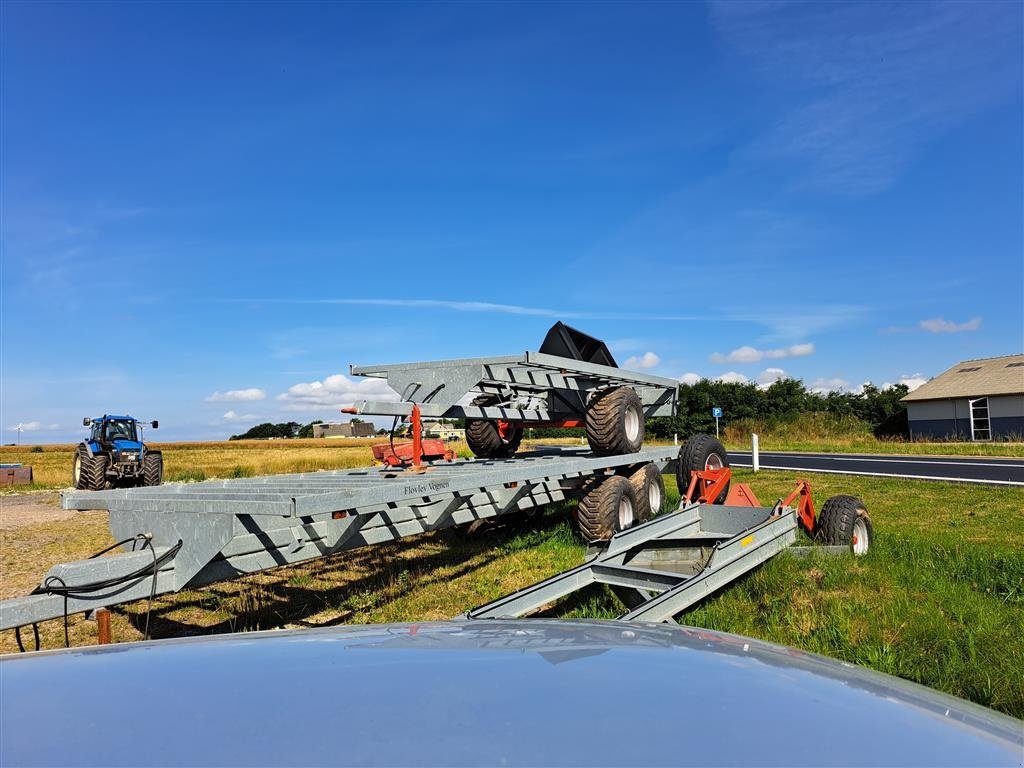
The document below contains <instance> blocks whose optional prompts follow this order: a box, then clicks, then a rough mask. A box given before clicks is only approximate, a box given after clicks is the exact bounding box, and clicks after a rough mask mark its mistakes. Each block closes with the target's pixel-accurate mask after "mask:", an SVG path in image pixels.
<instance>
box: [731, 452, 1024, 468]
mask: <svg viewBox="0 0 1024 768" xmlns="http://www.w3.org/2000/svg"><path fill="white" fill-rule="evenodd" d="M731 455H733V456H735V455H736V454H731ZM739 455H741V456H744V455H745V456H749V455H750V454H749V453H746V454H742V453H741V454H739ZM761 455H762V456H780V457H782V458H784V459H787V460H788V459H792V460H793V461H801V460H806V459H810V460H812V461H872V462H879V463H882V464H931V465H935V466H952V467H1004V468H1006V467H1010V468H1012V469H1021V468H1024V464H1014V463H1011V462H1010V461H1007V462H1000V463H999V464H982V463H981V462H977V461H921V460H920V459H876V458H874V457H873V456H872V457H870V458H868V457H851V456H834V455H832V454H827V453H826V454H817V453H815V454H807V455H792V454H779V453H767V454H765V453H762V454H761Z"/></svg>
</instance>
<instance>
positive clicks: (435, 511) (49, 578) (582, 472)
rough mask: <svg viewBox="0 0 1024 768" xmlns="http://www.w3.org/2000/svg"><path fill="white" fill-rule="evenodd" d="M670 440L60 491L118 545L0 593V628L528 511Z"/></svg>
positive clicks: (659, 457) (624, 469)
mask: <svg viewBox="0 0 1024 768" xmlns="http://www.w3.org/2000/svg"><path fill="white" fill-rule="evenodd" d="M677 450H678V449H677V448H674V447H672V446H663V447H653V448H645V449H643V450H641V451H639V452H638V453H631V454H627V455H620V456H594V455H593V454H592V453H591V452H589V451H586V450H585V449H576V448H572V449H564V448H563V449H545V450H540V451H535V452H532V453H527V454H522V455H520V456H517V457H515V458H511V459H502V460H494V459H487V460H483V459H477V460H463V461H456V462H454V463H438V464H434V465H431V466H430V468H429V469H428V470H427V471H423V472H416V471H410V470H405V471H403V470H395V469H393V468H389V467H383V468H381V467H371V468H363V469H350V470H335V471H323V472H311V473H304V474H293V475H273V476H268V477H254V478H240V479H233V480H208V481H205V482H201V483H182V484H171V485H162V486H155V487H143V488H132V489H120V490H108V491H97V492H66V493H65V494H63V496H62V500H61V504H62V506H63V508H64V509H79V510H85V509H106V510H109V518H110V522H109V524H110V531H111V533H112V534H113V536H114V538H115V540H117V541H119V542H122V543H123V545H124V546H123V548H124V549H126V550H128V551H124V552H121V553H119V554H116V555H110V556H106V557H97V558H94V559H89V560H82V561H77V562H69V563H61V564H59V565H56V566H54V567H53V568H51V569H50V571H49V572H48V573H47V575H46V577H45V578H44V579H43V580H42V582H41V584H40V587H39V588H37V590H36V593H34V594H31V595H28V596H26V597H21V598H15V599H11V600H4V601H2V602H0V629H11V628H15V627H20V626H25V625H28V624H33V623H36V622H40V621H44V620H47V619H54V618H60V617H62V616H65V615H68V614H74V613H79V612H87V611H91V610H93V609H96V608H100V607H108V606H111V605H116V604H119V603H126V602H131V601H134V600H139V599H143V598H146V597H149V596H150V595H159V594H166V593H170V592H177V591H179V590H181V589H184V588H186V587H190V588H191V587H198V586H202V585H205V584H210V583H213V582H217V581H223V580H226V579H232V578H235V577H238V576H241V575H244V574H249V573H256V572H259V571H264V570H268V569H271V568H277V567H279V566H285V565H292V564H295V563H301V562H304V561H308V560H312V559H314V558H318V557H324V556H326V555H331V554H334V553H337V552H341V551H344V550H347V549H353V548H356V547H362V546H366V545H370V544H378V543H382V542H387V541H393V540H395V539H399V538H402V537H404V536H410V535H413V534H416V533H422V532H424V531H431V530H436V529H439V528H446V527H449V526H452V525H459V524H462V523H469V522H472V521H474V520H481V519H487V518H492V517H496V516H499V515H504V514H508V513H511V512H517V511H520V512H521V511H526V510H530V509H534V508H537V507H541V506H544V505H546V504H550V503H552V502H557V501H561V500H563V499H567V498H575V497H579V496H580V495H582V493H583V491H584V490H585V489H584V485H585V484H587V482H588V481H592V480H593V479H594V478H596V477H602V476H606V475H629V474H631V473H634V472H636V471H637V470H638V469H640V468H643V467H644V466H645V465H647V464H653V465H655V466H656V467H657V468H658V469H659V470H660V471H662V472H664V471H667V470H668V469H669V466H670V464H672V462H673V461H674V460H675V458H676V453H677ZM96 585H100V588H96Z"/></svg>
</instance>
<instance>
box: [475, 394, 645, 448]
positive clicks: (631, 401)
mask: <svg viewBox="0 0 1024 768" xmlns="http://www.w3.org/2000/svg"><path fill="white" fill-rule="evenodd" d="M500 401H501V399H500V398H499V397H498V396H497V395H480V396H479V397H477V398H475V399H474V400H473V405H475V406H478V407H487V406H494V405H497V404H498V403H499V402H500ZM584 424H585V426H586V431H587V442H588V443H590V450H592V451H593V452H594V454H595V455H597V456H620V455H622V454H627V453H636V452H637V451H639V450H640V446H641V445H643V442H644V407H643V402H642V401H641V400H640V396H639V395H638V394H637V393H636V392H635V391H634V390H633V389H632V388H631V387H613V388H611V389H602V390H599V391H597V392H595V393H594V394H593V395H592V396H591V398H590V402H589V403H588V404H587V412H586V415H585V420H584ZM523 432H524V423H523V422H521V421H494V420H488V419H466V442H467V443H468V444H469V450H471V451H472V452H473V454H474V455H475V456H478V457H480V458H482V459H507V458H511V457H512V456H513V455H515V452H516V451H517V450H519V444H520V443H521V442H522V441H523Z"/></svg>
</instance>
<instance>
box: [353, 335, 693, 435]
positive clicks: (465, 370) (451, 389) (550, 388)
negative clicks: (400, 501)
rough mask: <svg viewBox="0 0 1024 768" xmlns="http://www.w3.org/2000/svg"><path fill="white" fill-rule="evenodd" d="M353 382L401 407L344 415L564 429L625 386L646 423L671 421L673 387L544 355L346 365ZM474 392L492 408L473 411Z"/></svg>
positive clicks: (368, 407) (364, 407)
mask: <svg viewBox="0 0 1024 768" xmlns="http://www.w3.org/2000/svg"><path fill="white" fill-rule="evenodd" d="M349 371H350V372H351V373H352V375H353V376H367V377H371V378H378V379H385V380H386V381H387V383H388V385H389V386H390V387H391V388H392V389H393V390H394V391H395V392H397V393H398V394H399V397H400V399H401V401H400V402H383V401H368V400H364V401H362V402H361V403H360V404H357V405H355V406H354V407H352V408H349V409H346V412H347V413H355V414H368V415H373V416H398V417H409V416H411V415H412V408H413V405H417V406H418V407H419V411H420V414H421V415H422V416H423V417H425V418H446V419H456V418H470V419H490V420H496V421H523V422H546V423H555V422H559V423H562V422H565V421H567V420H572V419H577V418H579V417H581V416H582V415H583V414H585V413H586V410H587V398H588V396H589V394H590V393H591V392H593V391H595V390H598V389H603V388H607V387H613V386H628V387H632V388H633V389H634V390H635V391H636V393H637V394H638V395H639V396H640V400H641V403H642V404H643V408H644V415H645V416H646V418H654V417H657V416H675V415H676V398H677V387H678V386H679V382H678V381H676V380H675V379H668V378H664V377H662V376H653V375H650V374H646V373H636V372H633V371H625V370H623V369H621V368H617V367H614V366H610V365H600V364H597V363H590V362H586V361H583V360H573V359H570V358H568V357H561V356H558V355H551V354H546V353H543V352H523V353H522V354H521V355H506V356H499V357H474V358H466V359H460V360H435V361H430V362H420V363H396V364H386V365H353V366H350V368H349ZM473 393H478V394H489V395H495V396H497V398H498V404H496V405H486V406H482V405H473V404H472V403H466V402H465V400H466V399H467V398H468V397H469V396H470V395H471V394H473Z"/></svg>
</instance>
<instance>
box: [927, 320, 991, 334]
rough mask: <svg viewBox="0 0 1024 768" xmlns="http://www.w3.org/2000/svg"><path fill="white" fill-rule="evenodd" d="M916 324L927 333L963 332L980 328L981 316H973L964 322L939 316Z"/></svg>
mask: <svg viewBox="0 0 1024 768" xmlns="http://www.w3.org/2000/svg"><path fill="white" fill-rule="evenodd" d="M918 325H920V327H921V328H924V330H926V331H928V332H929V333H963V332H965V331H977V330H978V329H979V328H981V318H980V317H973V318H971V319H970V320H968V321H967V322H966V323H954V322H952V321H951V320H943V319H942V318H941V317H933V318H932V319H931V320H922V321H921V322H920V323H918Z"/></svg>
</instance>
